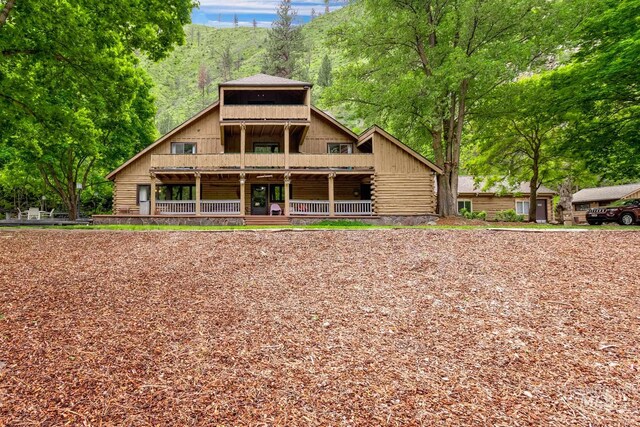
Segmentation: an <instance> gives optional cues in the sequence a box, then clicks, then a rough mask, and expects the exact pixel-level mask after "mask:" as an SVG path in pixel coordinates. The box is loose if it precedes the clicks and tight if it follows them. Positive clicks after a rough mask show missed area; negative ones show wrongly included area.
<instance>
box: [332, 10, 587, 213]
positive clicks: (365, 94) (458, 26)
mask: <svg viewBox="0 0 640 427" xmlns="http://www.w3.org/2000/svg"><path fill="white" fill-rule="evenodd" d="M576 2H577V0H576V1H569V2H565V1H559V0H558V1H546V0H514V1H511V2H510V3H509V7H505V4H504V2H503V1H501V0H486V1H483V2H479V1H477V0H458V1H454V2H452V1H443V0H408V1H403V2H396V1H393V0H375V1H374V0H362V2H361V4H362V5H363V7H364V10H363V11H362V13H359V14H358V15H359V19H357V20H351V21H349V22H346V23H345V24H343V25H342V27H341V28H339V29H338V30H337V31H336V32H335V41H336V42H337V43H338V44H339V45H340V46H341V47H343V49H344V51H345V53H346V56H347V57H349V58H351V59H352V62H351V63H350V64H348V65H347V66H345V67H344V68H343V69H342V70H341V71H340V72H339V73H338V75H337V79H336V80H337V81H338V82H339V84H335V85H333V88H332V92H330V93H329V96H328V99H327V100H328V101H329V102H331V103H334V104H346V106H347V107H349V109H350V110H351V111H353V112H354V113H355V114H357V115H359V116H360V117H363V118H369V119H371V120H374V121H378V122H381V123H383V124H385V126H386V127H388V128H389V129H390V130H391V131H392V132H394V133H396V134H398V135H400V136H402V137H403V138H404V139H407V140H408V142H409V143H411V144H412V145H413V146H414V147H415V148H416V149H417V150H418V151H420V152H423V153H427V152H429V151H431V153H432V155H433V156H434V158H435V163H436V164H437V165H438V166H439V167H441V168H442V169H443V171H444V173H443V174H442V175H439V176H438V178H437V179H438V211H439V213H440V214H441V215H444V216H449V215H455V214H456V212H457V203H456V199H457V185H458V170H459V162H460V151H461V141H462V134H463V130H464V127H465V124H466V121H467V114H468V112H469V110H472V109H473V108H474V105H475V103H477V102H478V101H479V100H481V99H482V98H483V97H484V96H486V94H488V93H490V92H491V90H492V89H493V88H495V87H497V86H499V85H500V84H501V83H504V82H507V81H509V80H511V79H513V78H514V77H515V76H517V75H518V74H519V73H520V72H521V71H523V70H527V69H529V67H531V65H532V62H533V61H534V60H536V59H541V58H544V57H545V56H546V54H547V53H549V52H552V51H553V50H554V49H555V48H556V47H557V46H558V45H559V44H560V41H561V40H564V39H565V38H567V35H568V34H570V31H571V30H572V29H573V28H574V27H575V21H577V20H579V18H580V16H581V11H580V10H579V9H577V8H575V7H573V6H574V3H576ZM568 9H571V11H570V12H571V13H568ZM429 142H430V144H428V143H429ZM428 145H430V148H429V147H428Z"/></svg>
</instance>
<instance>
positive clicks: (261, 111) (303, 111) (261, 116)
mask: <svg viewBox="0 0 640 427" xmlns="http://www.w3.org/2000/svg"><path fill="white" fill-rule="evenodd" d="M220 118H221V119H222V120H282V119H293V120H309V107H308V106H306V105H226V104H225V105H223V106H222V108H220Z"/></svg>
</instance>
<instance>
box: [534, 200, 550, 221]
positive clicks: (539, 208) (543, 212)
mask: <svg viewBox="0 0 640 427" xmlns="http://www.w3.org/2000/svg"><path fill="white" fill-rule="evenodd" d="M536 222H547V199H537V200H536Z"/></svg>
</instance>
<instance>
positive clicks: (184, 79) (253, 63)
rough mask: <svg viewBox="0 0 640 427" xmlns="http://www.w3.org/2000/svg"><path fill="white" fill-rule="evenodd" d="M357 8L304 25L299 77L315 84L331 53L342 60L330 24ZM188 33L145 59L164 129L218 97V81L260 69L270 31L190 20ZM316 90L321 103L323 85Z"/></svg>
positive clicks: (158, 121) (333, 58) (335, 59)
mask: <svg viewBox="0 0 640 427" xmlns="http://www.w3.org/2000/svg"><path fill="white" fill-rule="evenodd" d="M352 8H353V6H350V7H347V8H345V9H339V10H336V11H334V12H332V13H329V14H326V15H323V16H320V17H318V18H315V19H314V20H313V21H311V22H310V23H308V24H306V25H304V26H303V34H304V36H305V55H304V61H303V67H301V68H302V70H301V72H300V75H299V76H297V77H298V78H300V79H304V80H309V81H311V82H314V83H315V82H316V80H317V77H318V71H319V69H320V65H321V63H322V59H323V58H324V56H325V55H328V56H329V57H330V59H331V61H332V62H333V63H335V65H337V63H338V61H339V57H338V55H337V54H336V51H335V50H330V49H329V48H328V47H327V44H326V40H327V37H328V35H329V31H330V29H331V28H334V27H335V26H336V25H338V24H339V23H341V22H343V21H344V20H345V19H346V18H348V16H349V14H350V13H352V12H351V11H350V9H352ZM185 33H186V36H187V42H186V43H185V44H184V45H183V46H178V47H177V48H176V49H175V50H174V51H173V52H172V53H171V54H170V55H169V56H168V57H167V58H166V59H164V60H162V61H160V62H152V61H149V60H146V59H144V58H143V59H142V66H143V68H145V69H146V70H147V71H148V72H149V74H150V75H151V77H152V79H153V82H154V83H155V87H154V89H153V91H152V92H153V94H154V96H155V98H156V105H157V108H158V112H157V114H156V126H157V128H158V131H159V132H160V133H162V134H164V133H166V132H168V131H169V130H171V129H172V128H173V127H175V126H177V125H178V124H180V123H182V122H183V121H184V120H186V119H188V118H189V117H191V116H192V115H193V114H195V113H196V112H198V111H200V110H201V109H202V108H204V107H205V106H207V105H209V104H211V103H212V102H214V101H215V100H217V97H218V92H217V85H218V83H220V82H223V81H227V80H231V79H236V78H241V77H246V76H249V75H252V74H255V73H259V72H260V71H261V68H262V63H263V58H264V55H265V50H266V38H267V33H268V30H267V29H265V28H246V27H239V28H224V29H217V28H213V27H207V26H203V25H187V26H186V27H185ZM335 65H334V66H335ZM314 91H315V93H314V98H315V102H318V101H319V98H320V95H321V92H322V87H316V88H315V89H314Z"/></svg>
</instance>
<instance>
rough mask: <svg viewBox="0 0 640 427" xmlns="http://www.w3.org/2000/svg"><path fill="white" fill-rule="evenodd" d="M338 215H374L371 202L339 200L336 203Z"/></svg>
mask: <svg viewBox="0 0 640 427" xmlns="http://www.w3.org/2000/svg"><path fill="white" fill-rule="evenodd" d="M335 213H336V215H372V214H373V212H372V211H371V200H339V201H336V202H335Z"/></svg>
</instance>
